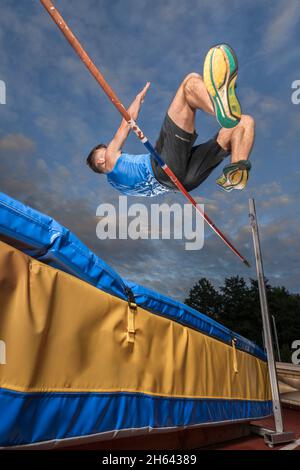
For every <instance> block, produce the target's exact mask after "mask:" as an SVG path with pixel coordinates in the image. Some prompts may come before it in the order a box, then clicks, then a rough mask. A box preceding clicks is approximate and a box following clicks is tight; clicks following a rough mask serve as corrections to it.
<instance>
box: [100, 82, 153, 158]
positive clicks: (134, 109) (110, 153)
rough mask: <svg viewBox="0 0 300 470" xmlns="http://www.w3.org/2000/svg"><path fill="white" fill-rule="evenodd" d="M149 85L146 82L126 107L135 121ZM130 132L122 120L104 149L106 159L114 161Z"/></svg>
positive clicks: (128, 126)
mask: <svg viewBox="0 0 300 470" xmlns="http://www.w3.org/2000/svg"><path fill="white" fill-rule="evenodd" d="M149 86H150V82H147V83H146V85H145V86H144V88H143V89H142V91H140V93H138V94H137V95H136V97H135V99H134V100H133V102H132V103H131V105H130V106H129V108H128V110H127V111H128V113H129V115H130V116H131V117H132V119H134V120H135V121H136V119H137V118H138V115H139V112H140V109H141V105H142V103H143V101H144V98H145V95H146V93H147V91H148V88H149ZM129 133H130V125H129V124H128V123H127V122H126V121H125V119H123V120H122V122H121V125H120V127H119V129H118V130H117V132H116V133H115V135H114V138H113V139H112V141H111V142H110V143H109V145H108V147H107V150H106V159H109V160H110V161H111V163H114V162H115V160H116V159H117V158H118V157H119V156H120V154H121V150H122V147H123V146H124V144H125V142H126V139H127V137H128V135H129Z"/></svg>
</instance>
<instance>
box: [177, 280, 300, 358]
mask: <svg viewBox="0 0 300 470" xmlns="http://www.w3.org/2000/svg"><path fill="white" fill-rule="evenodd" d="M266 288H267V297H268V304H269V311H270V315H273V316H274V318H275V322H276V329H277V334H278V342H279V348H280V354H281V360H282V361H284V362H291V355H292V352H293V351H292V343H293V341H295V340H299V339H300V295H299V294H293V293H290V292H289V291H288V290H287V289H286V288H285V287H272V286H271V285H270V284H269V282H268V281H266ZM185 303H186V304H187V305H189V306H190V307H192V308H194V309H195V310H198V311H199V312H201V313H204V314H206V315H208V316H210V317H212V318H213V319H214V320H217V321H218V322H220V323H222V324H223V325H225V326H227V327H228V328H230V329H231V330H233V331H234V332H236V333H239V334H241V335H243V336H245V337H246V338H248V339H250V340H252V341H254V342H255V343H256V344H258V345H260V346H263V334H262V319H261V310H260V302H259V290H258V283H257V281H256V280H254V279H250V282H249V283H248V284H247V282H246V280H245V279H244V278H243V277H239V276H235V277H230V278H226V279H225V281H224V284H223V285H222V286H220V287H219V288H216V287H214V286H213V284H212V283H211V282H210V281H209V280H208V279H206V278H205V277H203V278H201V279H200V280H199V281H198V282H197V283H196V284H195V285H194V286H193V287H192V289H191V290H190V292H189V296H188V297H187V299H186V300H185Z"/></svg>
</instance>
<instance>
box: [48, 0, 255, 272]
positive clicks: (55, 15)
mask: <svg viewBox="0 0 300 470" xmlns="http://www.w3.org/2000/svg"><path fill="white" fill-rule="evenodd" d="M40 2H41V3H42V5H43V6H44V7H45V9H46V10H47V12H48V13H49V15H50V16H51V18H52V19H53V21H54V22H55V23H56V24H57V26H58V27H59V29H60V30H61V32H62V33H63V34H64V36H65V38H66V39H67V41H68V42H69V43H70V44H71V46H72V47H73V49H74V50H75V52H76V53H77V54H78V55H79V57H80V59H81V60H82V61H83V63H84V64H85V66H86V67H87V69H88V70H89V71H90V72H91V74H92V75H93V77H94V78H95V79H96V80H97V82H98V83H99V85H100V86H101V87H102V89H103V91H104V92H105V93H106V95H107V96H108V98H109V99H110V100H111V102H112V103H113V105H114V106H115V107H116V108H117V110H118V111H119V112H120V113H121V115H122V116H123V118H124V119H125V120H126V121H127V122H128V124H129V125H130V127H131V129H132V130H133V131H134V133H135V134H136V135H137V136H138V138H139V139H140V141H141V142H142V143H143V144H144V146H145V147H146V149H147V150H148V152H150V153H151V155H152V156H153V158H155V160H156V161H157V162H158V164H159V165H160V166H161V167H162V169H163V170H164V172H165V173H166V174H167V175H168V176H169V178H170V179H171V181H172V182H173V183H174V184H175V186H176V187H177V188H178V189H179V191H180V192H181V193H182V194H183V195H184V196H185V197H186V199H188V201H189V202H190V203H191V204H192V205H193V206H194V207H195V209H196V210H197V211H198V213H199V214H200V215H201V216H202V217H203V219H204V220H205V221H206V222H207V223H208V225H209V226H210V227H211V228H212V229H213V231H214V232H215V233H216V234H217V235H218V236H219V237H220V238H221V240H223V242H224V243H225V244H226V245H227V246H228V248H230V250H231V251H232V252H233V253H234V254H235V255H236V256H237V257H238V258H239V259H240V260H241V261H242V262H243V263H244V264H245V265H246V266H248V267H249V266H250V264H249V263H248V261H247V260H246V258H244V256H242V255H241V254H240V253H239V252H238V250H237V249H236V248H235V247H234V246H233V245H232V243H231V242H230V241H229V240H228V239H227V237H226V236H225V235H224V234H223V233H222V232H221V230H219V229H218V227H217V226H216V225H215V224H214V223H213V221H212V220H211V219H210V218H209V217H208V215H206V214H205V213H204V211H203V210H202V209H201V208H200V207H199V206H198V204H197V202H196V201H195V199H194V198H193V197H192V196H191V195H190V194H189V193H188V191H187V190H186V189H185V188H184V186H183V185H182V184H181V183H180V181H178V179H177V178H176V176H175V175H174V173H173V171H172V170H171V169H170V168H169V167H168V166H167V165H166V164H165V162H164V161H163V160H162V158H161V156H160V155H159V154H158V153H157V152H156V150H155V149H154V147H153V146H152V144H151V143H150V142H149V140H148V139H147V137H146V136H145V135H144V134H143V132H142V130H141V129H140V128H139V126H138V125H137V123H136V122H135V121H134V120H133V119H132V118H131V116H130V115H129V113H128V112H127V110H126V109H125V107H124V106H123V104H122V103H121V101H120V100H119V98H118V97H117V95H116V94H115V92H114V91H113V89H112V88H111V87H110V86H109V84H108V83H107V81H106V80H105V78H104V77H103V75H102V74H101V73H100V71H99V69H98V68H97V67H96V65H95V64H94V62H93V61H92V60H91V58H90V57H89V55H88V54H87V53H86V51H85V50H84V49H83V47H82V45H81V44H80V42H79V41H78V39H77V38H76V37H75V35H74V34H73V32H72V31H71V29H70V28H69V27H68V25H67V23H66V22H65V21H64V19H63V18H62V16H61V15H60V13H59V12H58V11H57V9H56V8H55V6H54V5H53V3H52V2H51V0H40Z"/></svg>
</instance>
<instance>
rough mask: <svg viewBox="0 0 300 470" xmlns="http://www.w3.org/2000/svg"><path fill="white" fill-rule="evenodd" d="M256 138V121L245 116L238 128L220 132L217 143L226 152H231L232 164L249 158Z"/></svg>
mask: <svg viewBox="0 0 300 470" xmlns="http://www.w3.org/2000/svg"><path fill="white" fill-rule="evenodd" d="M254 137H255V121H254V119H253V117H251V116H248V115H245V114H244V115H242V117H241V120H240V122H239V124H238V125H237V126H236V127H234V128H233V129H225V128H222V129H221V130H220V131H219V134H218V138H217V142H218V144H219V145H220V146H221V147H222V148H223V149H224V150H227V151H230V153H231V163H236V162H238V161H241V160H247V159H248V158H249V155H250V153H251V150H252V147H253V143H254Z"/></svg>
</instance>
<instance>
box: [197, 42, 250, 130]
mask: <svg viewBox="0 0 300 470" xmlns="http://www.w3.org/2000/svg"><path fill="white" fill-rule="evenodd" d="M237 72H238V61H237V57H236V55H235V53H234V51H233V49H232V48H231V47H230V46H228V45H227V44H219V45H217V46H214V47H212V48H211V49H210V50H209V51H208V54H207V56H206V58H205V61H204V69H203V80H204V83H205V86H206V89H207V91H208V93H209V95H210V97H211V100H212V102H213V105H214V108H215V113H216V118H217V121H218V122H219V124H220V126H222V127H226V128H231V127H235V126H236V125H237V124H238V123H239V121H240V119H241V114H242V111H241V106H240V103H239V101H238V99H237V96H236V94H235V87H236V79H237Z"/></svg>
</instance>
